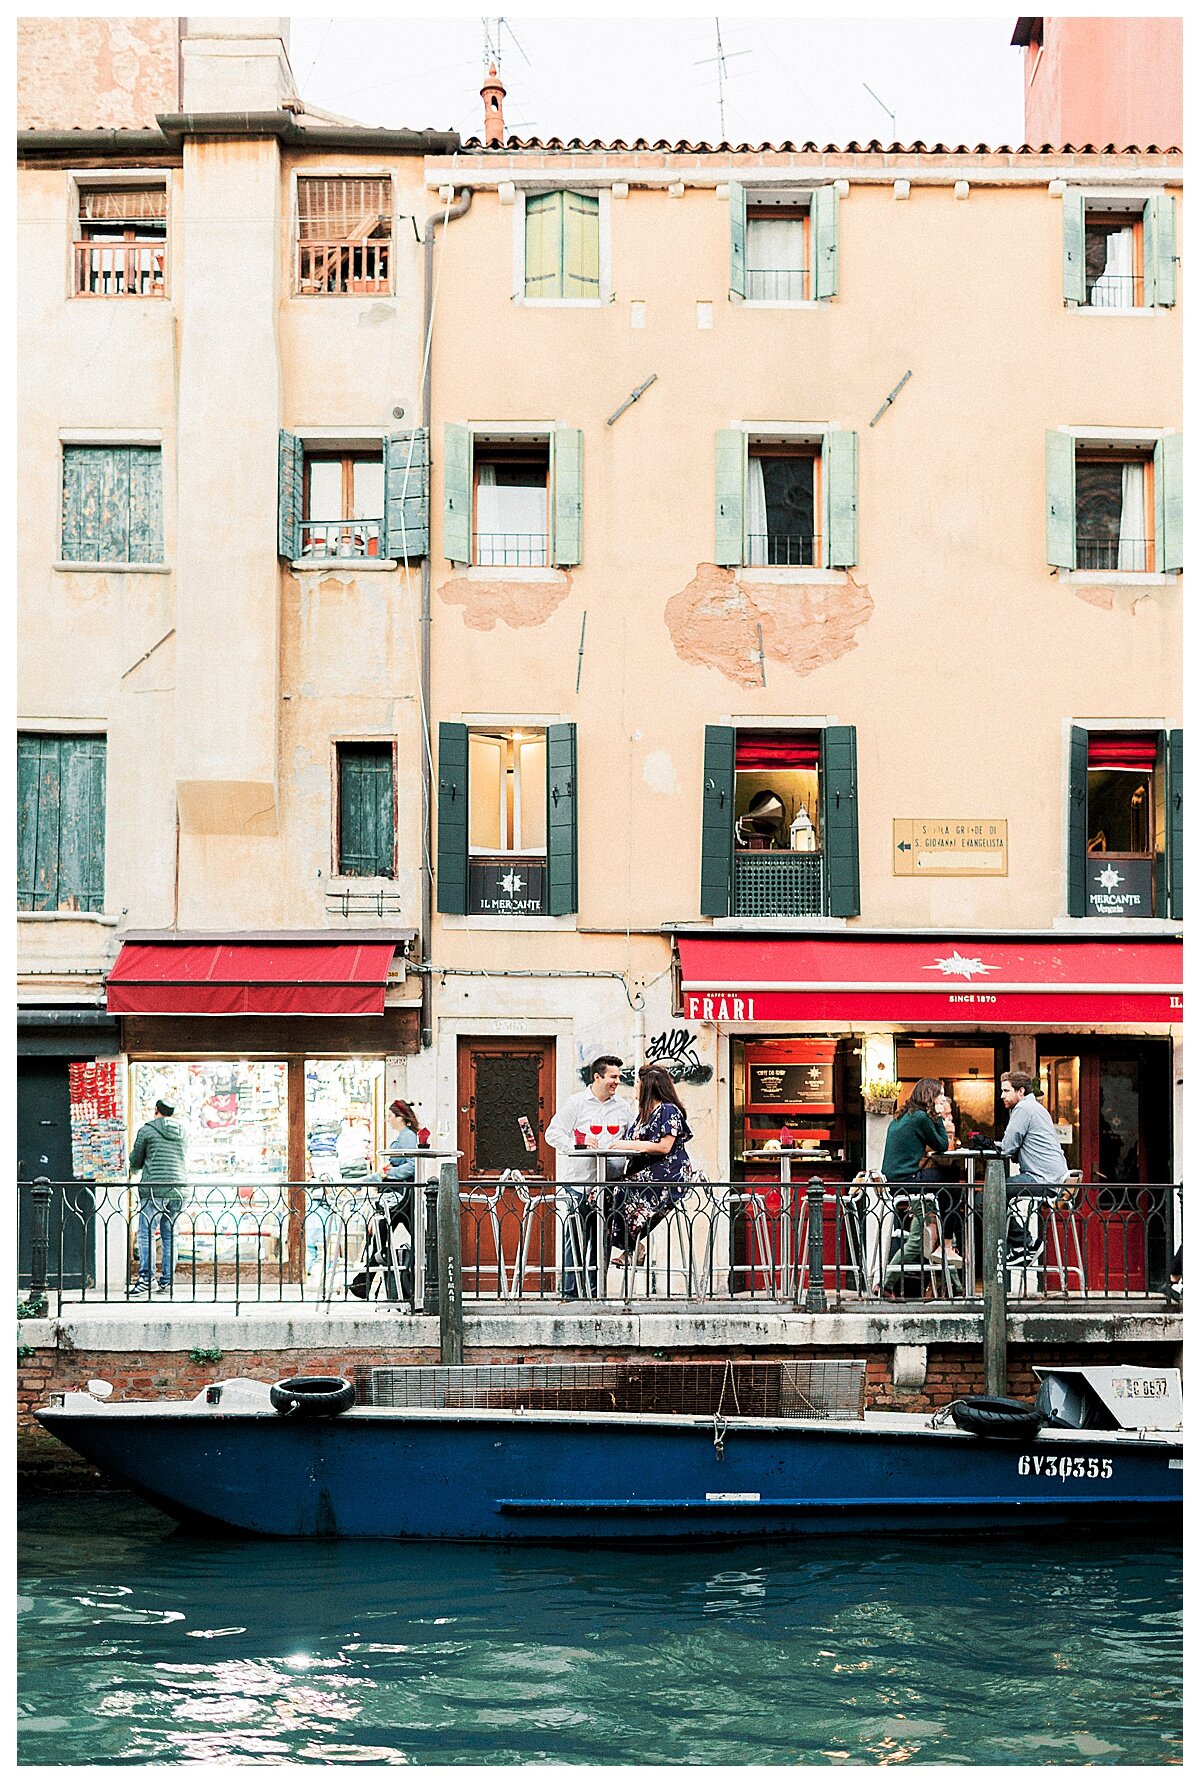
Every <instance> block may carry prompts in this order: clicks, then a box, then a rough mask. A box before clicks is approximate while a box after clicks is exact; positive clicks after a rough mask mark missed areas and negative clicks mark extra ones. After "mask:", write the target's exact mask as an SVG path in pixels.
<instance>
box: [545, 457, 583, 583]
mask: <svg viewBox="0 0 1200 1783" xmlns="http://www.w3.org/2000/svg"><path fill="white" fill-rule="evenodd" d="M551 444H552V450H553V458H554V537H553V541H552V553H551V561H552V562H553V563H557V564H562V565H569V564H573V563H578V562H579V561H580V559H581V558H582V556H583V433H582V430H581V429H580V428H578V427H556V428H555V430H554V436H553V440H552V442H551Z"/></svg>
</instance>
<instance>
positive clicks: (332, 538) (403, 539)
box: [279, 428, 429, 565]
mask: <svg viewBox="0 0 1200 1783" xmlns="http://www.w3.org/2000/svg"><path fill="white" fill-rule="evenodd" d="M428 550H429V448H428V442H427V439H426V434H425V430H424V428H417V429H415V430H414V431H413V432H411V433H394V434H389V435H388V437H387V438H386V439H384V440H381V441H379V442H378V443H377V444H375V445H371V444H369V443H368V442H367V441H361V442H356V443H355V444H354V445H350V444H339V445H336V446H335V445H332V444H326V443H324V442H322V441H316V440H314V441H312V442H311V443H310V442H307V441H305V440H302V439H301V438H300V437H299V436H298V435H297V434H294V433H287V432H285V431H281V432H280V435H279V555H280V556H281V557H283V558H285V559H287V560H288V561H289V562H292V563H295V562H298V561H313V560H315V561H322V560H324V559H325V558H357V559H360V560H361V559H366V558H374V559H379V560H380V561H381V562H385V563H386V564H387V565H390V564H392V563H398V562H401V561H404V562H411V561H414V560H416V559H417V558H421V557H424V556H425V555H426V554H427V552H428Z"/></svg>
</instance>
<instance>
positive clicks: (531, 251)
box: [524, 192, 600, 303]
mask: <svg viewBox="0 0 1200 1783" xmlns="http://www.w3.org/2000/svg"><path fill="white" fill-rule="evenodd" d="M524 295H525V296H526V298H534V299H537V298H541V299H543V300H546V299H551V300H557V301H558V302H574V303H587V302H591V303H598V302H599V300H600V198H599V195H598V194H596V193H594V192H531V193H528V194H527V195H526V198H525V273H524Z"/></svg>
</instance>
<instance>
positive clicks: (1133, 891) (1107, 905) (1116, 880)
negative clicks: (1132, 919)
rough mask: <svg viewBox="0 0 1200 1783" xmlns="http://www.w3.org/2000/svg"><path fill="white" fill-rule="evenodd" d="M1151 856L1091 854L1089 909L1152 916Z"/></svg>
mask: <svg viewBox="0 0 1200 1783" xmlns="http://www.w3.org/2000/svg"><path fill="white" fill-rule="evenodd" d="M1152 870H1153V862H1152V861H1150V860H1145V859H1143V860H1130V859H1129V858H1128V856H1125V855H1119V856H1113V855H1104V854H1089V855H1088V864H1087V911H1088V915H1089V916H1149V915H1150V914H1151V883H1150V880H1151V873H1152Z"/></svg>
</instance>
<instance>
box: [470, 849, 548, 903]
mask: <svg viewBox="0 0 1200 1783" xmlns="http://www.w3.org/2000/svg"><path fill="white" fill-rule="evenodd" d="M470 890H471V897H470V905H471V914H472V916H544V915H545V911H546V904H545V896H546V865H545V862H544V861H472V862H471V884H470Z"/></svg>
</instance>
